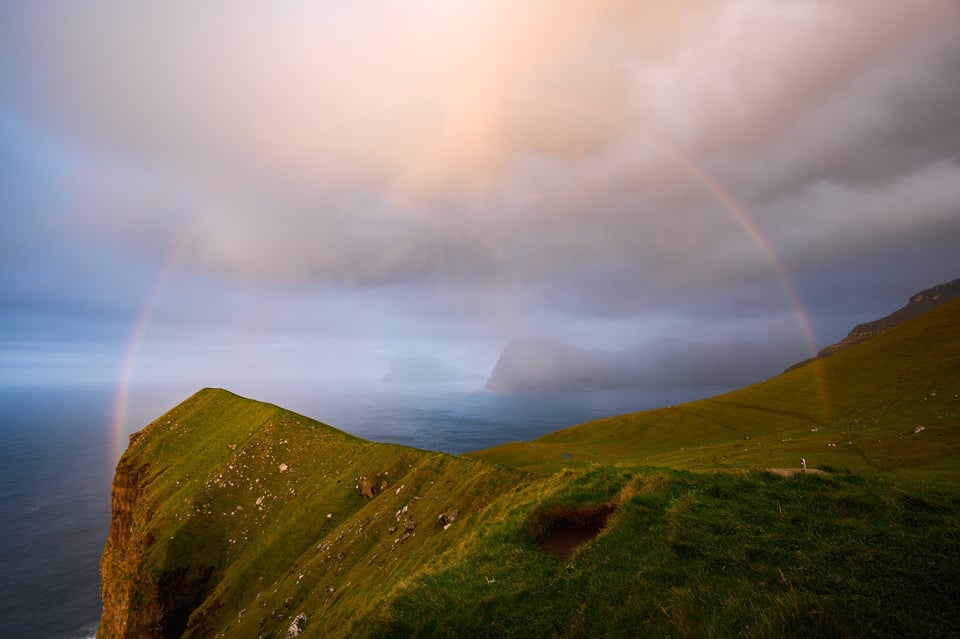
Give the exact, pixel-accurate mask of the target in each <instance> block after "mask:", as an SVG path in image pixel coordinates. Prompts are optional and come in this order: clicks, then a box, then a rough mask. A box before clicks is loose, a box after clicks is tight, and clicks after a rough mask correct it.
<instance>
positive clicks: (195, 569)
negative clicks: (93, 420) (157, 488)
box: [97, 457, 214, 639]
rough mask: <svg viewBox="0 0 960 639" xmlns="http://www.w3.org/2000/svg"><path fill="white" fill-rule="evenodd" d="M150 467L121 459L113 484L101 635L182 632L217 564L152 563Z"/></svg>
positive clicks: (116, 638) (112, 638) (129, 638)
mask: <svg viewBox="0 0 960 639" xmlns="http://www.w3.org/2000/svg"><path fill="white" fill-rule="evenodd" d="M148 487H149V467H148V466H140V467H135V466H133V465H131V462H130V461H128V460H127V458H126V457H125V458H123V459H121V460H120V463H119V464H118V465H117V471H116V475H115V477H114V481H113V487H112V489H111V505H112V509H113V516H112V518H111V520H110V532H109V534H108V536H107V542H106V544H105V546H104V550H103V555H102V556H101V558H100V575H101V580H100V583H101V586H100V597H101V599H102V600H103V614H102V616H101V618H100V626H99V627H98V628H97V637H99V638H100V639H139V638H150V639H156V638H163V639H172V638H175V637H180V636H181V635H182V634H183V633H184V631H185V630H186V628H187V625H188V621H189V619H190V615H191V613H193V611H194V610H195V609H196V607H197V606H198V605H199V603H200V602H201V601H202V600H203V598H204V596H205V595H206V592H207V585H208V583H209V582H210V577H211V575H212V573H213V572H214V568H213V566H206V565H190V566H186V567H183V566H177V567H167V568H164V569H163V570H160V571H157V570H151V569H149V568H146V566H147V565H148V563H149V562H147V561H145V558H146V557H147V556H148V555H149V554H150V551H151V549H152V548H153V546H154V542H155V540H154V539H153V536H152V535H151V534H150V533H149V532H142V531H144V530H146V529H147V528H148V524H149V522H150V520H151V519H152V514H151V513H150V512H149V508H148V507H147V499H146V498H145V493H146V492H147V490H148Z"/></svg>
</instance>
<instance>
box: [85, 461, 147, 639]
mask: <svg viewBox="0 0 960 639" xmlns="http://www.w3.org/2000/svg"><path fill="white" fill-rule="evenodd" d="M145 474H146V468H145V467H144V468H134V467H131V466H130V465H129V462H127V461H126V459H121V460H120V463H119V464H118V465H117V472H116V475H115V476H114V480H113V487H112V489H111V494H110V501H111V506H112V509H113V516H112V518H111V520H110V533H109V534H108V536H107V543H106V545H105V546H104V551H103V555H102V557H101V558H100V574H101V577H102V578H101V580H100V584H101V585H100V597H101V599H102V600H103V615H102V617H101V618H100V627H99V628H98V629H97V636H98V637H118V638H119V637H141V636H147V634H146V629H147V628H149V627H152V626H153V623H152V622H151V621H149V620H147V619H144V617H145V616H152V614H151V615H145V614H144V613H145V612H146V610H145V608H146V606H134V605H132V603H133V602H134V601H137V600H142V598H143V594H144V593H143V592H142V591H141V590H140V588H139V584H138V581H139V580H138V578H137V571H138V570H139V566H140V560H141V556H142V554H143V545H144V541H145V540H143V539H141V538H140V536H139V535H138V534H137V532H136V529H135V524H134V511H135V510H136V507H137V504H138V502H139V500H140V496H141V480H142V478H143V477H144V476H145ZM134 611H136V612H134ZM145 626H146V627H145Z"/></svg>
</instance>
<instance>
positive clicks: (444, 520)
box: [439, 508, 460, 530]
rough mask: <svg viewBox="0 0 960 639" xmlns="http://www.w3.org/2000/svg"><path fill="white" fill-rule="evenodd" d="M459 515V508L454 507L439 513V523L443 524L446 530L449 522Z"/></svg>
mask: <svg viewBox="0 0 960 639" xmlns="http://www.w3.org/2000/svg"><path fill="white" fill-rule="evenodd" d="M459 516H460V509H459V508H454V509H453V510H451V511H449V512H445V513H441V514H440V518H439V519H440V525H441V526H443V529H444V530H446V529H447V528H449V527H450V524H452V523H453V521H454V520H455V519H456V518H457V517H459Z"/></svg>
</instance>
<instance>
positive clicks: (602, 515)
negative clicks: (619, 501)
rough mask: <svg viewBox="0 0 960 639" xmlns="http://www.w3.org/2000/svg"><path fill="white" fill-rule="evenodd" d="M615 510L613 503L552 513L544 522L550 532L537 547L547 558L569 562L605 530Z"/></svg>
mask: <svg viewBox="0 0 960 639" xmlns="http://www.w3.org/2000/svg"><path fill="white" fill-rule="evenodd" d="M614 510H616V506H615V505H613V504H599V505H595V506H582V507H579V508H576V509H562V510H557V511H554V512H552V513H549V514H548V515H547V516H546V521H545V523H546V530H547V532H546V534H545V535H544V537H543V539H542V540H541V541H540V543H539V544H537V545H538V546H539V547H540V550H542V551H543V552H545V553H547V554H548V555H553V556H554V557H557V558H559V559H567V558H568V557H570V556H571V555H573V553H574V551H576V549H577V548H579V547H580V546H582V545H583V544H585V543H587V542H588V541H590V540H591V539H593V538H594V537H596V536H597V535H599V534H600V533H601V532H602V531H603V527H604V526H605V525H606V524H607V518H609V517H610V515H611V513H613V511H614Z"/></svg>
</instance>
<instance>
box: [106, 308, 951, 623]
mask: <svg viewBox="0 0 960 639" xmlns="http://www.w3.org/2000/svg"><path fill="white" fill-rule="evenodd" d="M958 429H960V300H955V301H953V302H950V303H947V304H944V305H942V306H941V307H939V308H937V309H935V310H933V311H931V312H929V313H927V314H925V315H923V316H921V317H919V318H917V319H914V320H912V321H909V322H907V323H905V324H903V325H901V326H899V327H897V328H895V329H892V330H890V331H888V332H886V333H884V334H883V335H881V336H878V337H876V338H874V339H871V340H868V341H867V342H864V343H863V344H860V345H858V346H855V347H851V348H849V349H847V350H845V351H843V352H841V353H838V354H836V355H834V356H832V357H830V358H827V359H824V360H818V361H816V362H813V363H811V364H810V365H808V366H806V367H802V368H799V369H797V370H794V371H791V372H789V373H787V374H784V375H781V376H779V377H777V378H774V379H771V380H768V381H767V382H764V383H762V384H758V385H755V386H752V387H749V388H745V389H743V390H740V391H736V392H734V393H730V394H727V395H724V396H721V397H716V398H713V399H710V400H703V401H699V402H694V403H691V404H686V405H683V406H675V407H670V408H665V409H660V410H654V411H648V412H644V413H636V414H632V415H625V416H620V417H614V418H609V419H605V420H600V421H597V422H591V423H588V424H583V425H580V426H575V427H573V428H570V429H566V430H563V431H559V432H557V433H553V434H551V435H548V436H546V437H543V438H541V439H539V440H537V441H535V442H531V443H517V444H510V445H506V446H500V447H497V448H493V449H489V450H485V451H477V452H476V453H472V454H470V455H467V456H464V457H454V456H450V455H444V454H440V453H432V452H426V451H420V450H414V449H410V448H404V447H401V446H394V445H388V444H377V443H372V442H367V441H364V440H361V439H358V438H355V437H352V436H350V435H348V434H346V433H343V432H341V431H338V430H336V429H335V428H331V427H329V426H326V425H324V424H322V423H320V422H317V421H314V420H311V419H308V418H306V417H303V416H301V415H297V414H295V413H291V412H289V411H285V410H283V409H281V408H278V407H276V406H272V405H269V404H264V403H260V402H255V401H252V400H248V399H244V398H240V397H237V396H236V395H233V394H231V393H228V392H226V391H222V390H214V389H207V390H203V391H200V392H199V393H197V394H196V395H194V396H193V397H191V398H190V399H188V400H186V401H185V402H184V403H182V404H181V405H180V406H178V407H176V408H174V409H173V410H172V411H170V412H169V413H167V414H165V415H164V416H162V417H161V418H159V419H158V420H156V421H154V422H153V423H152V424H151V425H149V426H148V427H147V428H145V429H144V430H143V431H141V432H140V433H137V434H136V435H134V436H132V437H131V442H130V447H129V449H128V450H127V451H126V453H125V454H124V456H123V458H122V459H121V460H120V463H119V464H118V467H117V475H116V479H115V482H114V489H113V508H114V515H113V520H112V523H111V530H110V536H109V539H108V541H107V544H106V547H105V549H104V555H103V559H102V563H101V569H102V574H103V584H102V594H103V599H104V614H103V619H102V621H101V626H100V631H99V634H98V636H99V637H101V638H109V637H144V636H149V637H180V636H185V637H213V636H229V637H273V638H279V637H288V636H290V637H293V636H303V637H406V636H458V637H463V636H476V637H488V636H524V637H556V636H569V637H580V636H638V635H639V636H656V637H661V636H666V637H681V636H717V637H733V636H759V637H782V636H841V637H843V636H849V637H854V636H888V637H902V636H930V637H935V636H947V635H949V634H951V633H953V632H954V629H955V628H956V627H957V624H958V623H960V603H958V602H960V585H958V584H960V519H958V516H957V513H958V512H960V482H958V481H957V480H958V478H960V438H958V436H957V435H958ZM801 457H804V458H806V460H807V463H808V465H809V466H810V468H811V470H812V469H814V468H816V469H819V470H823V471H826V472H824V473H823V474H815V473H813V472H809V473H805V474H800V473H798V474H796V475H793V476H789V475H790V473H783V472H769V471H768V470H767V469H781V468H787V469H796V468H797V466H798V464H799V460H800V458H801ZM718 471H720V472H718ZM783 475H787V476H783Z"/></svg>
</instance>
